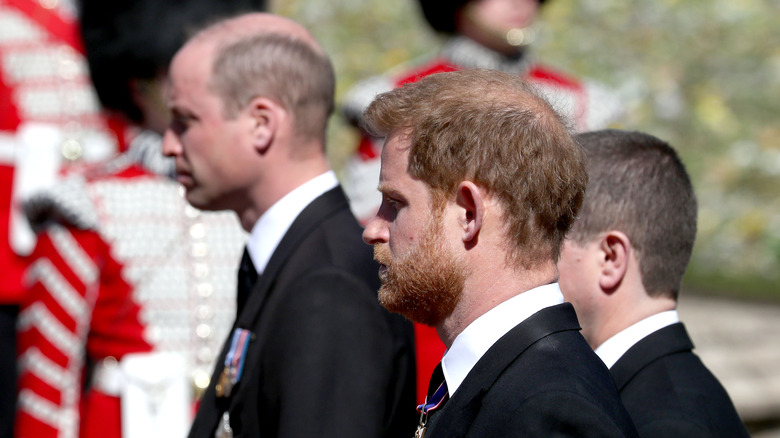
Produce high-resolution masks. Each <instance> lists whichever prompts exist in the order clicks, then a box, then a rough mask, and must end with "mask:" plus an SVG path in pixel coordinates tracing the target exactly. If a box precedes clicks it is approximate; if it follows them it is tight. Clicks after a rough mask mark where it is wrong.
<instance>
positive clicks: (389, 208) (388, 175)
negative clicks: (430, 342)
mask: <svg viewBox="0 0 780 438" xmlns="http://www.w3.org/2000/svg"><path fill="white" fill-rule="evenodd" d="M531 90H532V89H531V88H530V87H529V86H528V85H527V84H526V83H525V82H524V81H522V80H521V79H520V78H518V77H517V76H516V75H509V74H506V73H501V72H497V71H494V70H464V71H459V72H450V73H439V74H435V75H431V76H428V77H426V78H424V79H421V80H420V81H418V82H415V83H412V84H407V85H405V86H403V87H401V88H398V89H395V90H393V91H390V92H387V93H383V94H381V95H379V96H378V97H377V99H376V100H375V101H374V102H373V103H372V104H371V106H369V108H368V110H367V111H366V114H365V115H364V116H365V118H364V120H365V122H366V127H367V128H368V130H369V131H370V132H372V133H373V134H376V135H379V136H382V137H385V138H386V140H385V144H384V148H383V149H382V169H381V173H380V176H379V191H380V192H381V193H382V206H381V207H380V208H379V211H378V213H377V215H376V216H375V217H374V218H373V219H372V220H371V221H370V222H369V223H368V225H367V226H366V229H365V231H364V232H363V238H364V240H365V241H366V242H367V243H370V244H372V245H374V257H375V258H376V260H377V261H379V263H380V265H381V267H380V270H379V274H380V278H381V279H382V288H381V289H380V291H379V299H380V302H381V303H382V304H383V305H384V306H385V307H386V308H387V309H388V310H391V311H393V312H398V313H400V314H402V315H404V316H406V317H407V318H409V319H411V320H412V321H415V322H418V323H422V324H425V325H428V326H432V327H435V329H436V331H437V332H438V334H439V337H440V338H441V340H442V341H443V343H444V345H446V346H447V353H446V354H445V355H444V357H443V359H442V361H441V364H440V365H441V366H440V367H439V368H437V369H436V371H435V372H434V373H433V377H432V378H431V382H430V383H431V385H429V393H428V397H427V398H426V399H425V402H424V403H423V404H421V405H420V406H419V407H418V409H419V410H420V412H421V417H420V419H419V424H418V430H417V433H418V436H420V435H423V434H424V435H425V436H426V437H480V438H485V437H529V436H533V437H550V436H572V437H574V436H577V437H588V436H592V437H596V436H598V437H604V436H610V437H618V436H636V431H635V430H634V427H633V425H632V424H631V420H630V419H629V417H628V413H627V412H626V411H625V409H624V408H623V406H622V405H621V403H620V398H619V396H618V393H617V390H616V389H615V384H614V383H613V381H612V377H611V376H610V375H609V371H608V370H607V369H606V367H604V364H603V363H601V361H600V360H599V358H598V357H597V356H596V355H595V354H594V353H593V351H592V350H591V349H590V347H589V346H588V344H587V342H585V339H584V338H583V337H582V335H581V334H580V333H579V328H580V327H579V325H578V323H577V316H576V315H575V313H574V308H573V307H572V306H571V304H568V303H564V302H563V296H562V294H561V291H560V289H559V287H558V283H557V278H558V271H557V269H556V266H555V263H556V261H557V259H558V255H559V251H560V246H561V244H562V243H563V238H564V235H565V233H566V232H567V231H568V229H569V227H570V226H571V224H572V223H573V222H574V219H575V217H576V214H577V211H578V210H579V208H580V205H581V203H582V199H583V196H584V193H585V185H586V183H587V175H586V173H585V165H584V162H583V159H582V154H581V152H580V150H579V148H578V146H577V145H576V144H575V143H574V141H573V139H572V138H571V136H570V135H569V133H568V130H567V129H566V127H565V125H564V124H563V123H562V122H561V120H560V118H559V116H558V114H556V113H555V112H554V111H553V109H552V108H551V107H550V106H549V104H548V103H547V102H546V101H545V100H543V99H542V98H540V97H538V96H537V95H536V94H534V93H533V92H532V91H531Z"/></svg>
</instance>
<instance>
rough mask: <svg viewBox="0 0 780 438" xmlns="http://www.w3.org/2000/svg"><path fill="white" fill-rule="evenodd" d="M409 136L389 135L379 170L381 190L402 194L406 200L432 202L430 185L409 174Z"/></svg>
mask: <svg viewBox="0 0 780 438" xmlns="http://www.w3.org/2000/svg"><path fill="white" fill-rule="evenodd" d="M409 152H410V143H409V138H408V137H407V136H406V135H403V134H393V133H391V134H390V135H388V136H387V138H386V139H385V144H384V147H383V148H382V166H381V170H380V172H379V191H380V192H382V193H385V194H392V195H395V196H400V197H401V198H404V200H406V201H414V200H422V201H423V202H430V200H431V192H430V188H429V187H428V185H427V184H426V183H425V182H423V181H422V180H420V179H417V178H414V177H412V176H411V175H410V174H409Z"/></svg>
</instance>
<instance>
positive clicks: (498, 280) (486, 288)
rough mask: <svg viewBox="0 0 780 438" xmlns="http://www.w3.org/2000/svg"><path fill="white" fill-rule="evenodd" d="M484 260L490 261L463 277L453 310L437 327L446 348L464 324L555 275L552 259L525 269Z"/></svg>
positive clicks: (554, 279) (551, 278)
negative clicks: (470, 274) (460, 290)
mask: <svg viewBox="0 0 780 438" xmlns="http://www.w3.org/2000/svg"><path fill="white" fill-rule="evenodd" d="M484 260H489V261H490V262H491V263H486V264H485V265H484V266H482V267H481V268H477V269H474V270H473V271H472V273H473V274H474V275H472V276H470V277H469V278H468V279H467V280H466V284H465V287H464V290H463V296H462V297H461V300H460V302H459V303H458V305H457V306H456V307H455V310H454V311H453V312H452V314H450V315H449V316H448V317H447V318H446V319H445V320H444V321H443V322H442V323H441V324H439V325H438V326H437V327H436V330H437V332H438V334H439V337H440V338H441V340H442V341H443V342H444V345H445V346H446V347H447V348H449V347H450V346H451V345H452V342H453V341H454V340H455V338H456V337H458V335H459V334H460V333H461V332H463V330H465V329H466V327H468V326H469V325H470V324H471V323H472V322H474V321H475V320H476V319H477V318H479V317H480V316H482V315H484V314H485V313H487V312H488V311H489V310H491V309H493V308H494V307H496V306H498V305H499V304H501V303H503V302H505V301H507V300H508V299H510V298H512V297H515V296H517V295H519V294H521V293H523V292H526V291H529V290H531V289H534V288H536V287H539V286H543V285H545V284H550V283H554V282H555V281H556V280H557V277H558V270H557V268H556V267H555V263H553V262H549V263H545V264H544V265H542V266H535V267H534V268H533V269H530V270H525V269H511V268H509V267H507V266H506V264H505V263H496V260H497V259H495V258H485V259H484ZM496 265H498V266H496Z"/></svg>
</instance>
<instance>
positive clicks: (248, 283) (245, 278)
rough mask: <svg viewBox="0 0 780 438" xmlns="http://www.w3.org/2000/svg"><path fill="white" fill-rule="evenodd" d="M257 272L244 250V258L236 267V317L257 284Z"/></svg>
mask: <svg viewBox="0 0 780 438" xmlns="http://www.w3.org/2000/svg"><path fill="white" fill-rule="evenodd" d="M257 277H258V275H257V271H255V265H254V264H253V263H252V258H251V257H249V252H248V251H247V249H246V248H244V256H243V257H242V258H241V265H240V266H239V267H238V295H237V296H236V315H240V314H241V310H242V309H243V308H244V304H246V300H247V298H249V293H250V292H252V288H253V287H254V286H255V283H256V282H257Z"/></svg>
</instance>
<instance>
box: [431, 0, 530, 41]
mask: <svg viewBox="0 0 780 438" xmlns="http://www.w3.org/2000/svg"><path fill="white" fill-rule="evenodd" d="M468 2H469V0H420V8H421V9H422V13H423V15H424V16H425V19H426V20H428V24H430V25H431V27H432V28H434V29H435V30H437V31H439V32H443V33H455V14H456V13H457V12H458V9H460V8H462V7H463V5H465V4H466V3H468ZM542 3H544V0H539V4H540V5H541V4H542Z"/></svg>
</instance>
